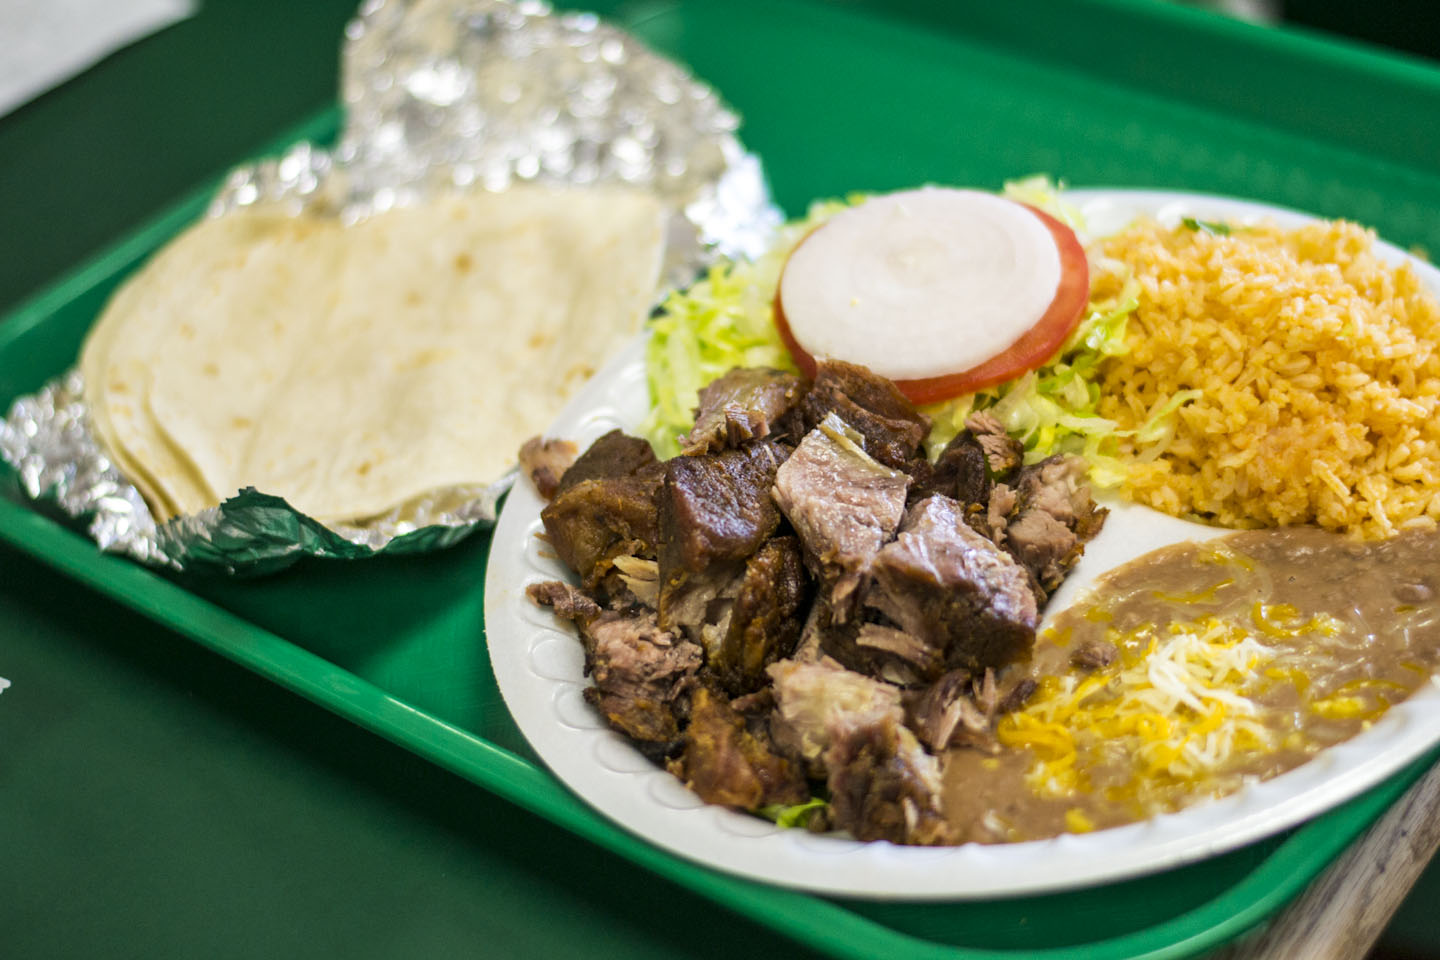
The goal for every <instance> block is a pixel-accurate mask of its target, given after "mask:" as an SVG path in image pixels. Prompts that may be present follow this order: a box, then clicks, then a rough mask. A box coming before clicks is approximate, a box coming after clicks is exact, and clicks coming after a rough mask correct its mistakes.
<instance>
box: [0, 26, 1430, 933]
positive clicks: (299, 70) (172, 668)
mask: <svg viewBox="0 0 1440 960" xmlns="http://www.w3.org/2000/svg"><path fill="white" fill-rule="evenodd" d="M354 6H355V3H354V0H315V2H310V3H304V4H293V3H284V2H281V0H254V2H249V3H242V2H238V0H228V2H222V0H211V2H209V3H206V4H205V5H204V6H203V8H202V10H201V12H200V13H199V15H198V16H197V17H195V18H194V19H192V20H189V21H186V22H184V23H182V24H180V25H178V26H176V27H173V28H171V29H169V30H167V31H164V32H162V33H161V34H158V35H156V36H154V37H152V38H149V39H147V40H144V41H142V42H140V43H138V44H136V45H135V46H133V47H131V48H129V49H127V50H124V51H122V52H120V53H119V54H117V55H115V56H113V57H111V58H109V59H107V60H106V61H104V62H103V63H102V64H100V65H99V66H97V67H96V68H94V69H92V70H90V71H89V72H87V73H86V74H84V75H82V76H81V77H79V78H77V79H75V80H73V81H71V82H69V83H67V84H66V85H64V86H63V87H61V88H59V89H58V90H55V91H53V92H51V93H49V94H46V95H45V96H43V97H41V98H40V99H39V100H37V101H35V102H33V103H31V104H29V105H27V106H25V107H23V108H21V109H20V110H19V111H17V112H15V113H13V114H11V115H9V116H7V117H4V118H0V217H3V221H0V224H3V228H4V229H3V231H0V237H3V241H0V242H3V243H4V249H3V250H0V253H3V255H0V313H3V312H4V310H5V309H6V308H8V307H9V306H11V305H13V304H14V303H15V302H17V301H19V300H20V299H22V298H23V297H24V296H25V295H27V294H28V293H30V292H32V291H34V290H35V289H37V288H39V287H41V286H42V285H44V284H45V283H47V282H48V281H50V280H52V279H53V278H54V277H55V276H56V275H57V274H59V273H61V272H63V271H64V270H65V269H66V268H67V267H69V266H71V265H73V264H75V263H77V262H79V261H81V260H83V259H84V258H85V257H86V256H87V255H89V254H91V253H93V252H94V251H96V250H97V249H100V248H102V247H103V246H104V245H105V244H106V243H108V242H110V241H112V240H113V239H115V238H116V237H117V236H119V235H120V234H122V233H123V232H124V231H126V230H127V229H129V228H131V227H133V226H134V225H135V224H136V223H138V222H140V221H141V220H143V219H144V218H145V217H146V216H148V215H150V214H152V213H154V212H155V211H156V210H157V209H159V208H160V207H161V206H163V205H164V204H165V203H166V202H168V201H171V200H173V199H174V198H176V197H177V196H180V195H181V194H183V193H185V192H186V191H187V190H189V189H192V188H194V187H195V186H197V185H199V184H201V183H204V182H206V181H209V180H211V179H213V178H214V176H215V175H216V174H217V173H219V172H220V171H221V170H223V169H224V168H225V167H226V166H227V165H229V164H230V163H232V162H234V161H235V160H237V159H238V158H241V157H244V156H246V155H247V154H250V153H252V152H254V151H255V150H256V149H258V148H259V147H260V146H261V145H263V144H264V143H266V142H268V141H270V140H271V139H273V137H274V136H275V135H276V134H277V133H278V132H280V131H282V130H284V129H286V128H288V127H290V126H292V125H294V124H295V123H297V122H299V121H301V120H303V119H305V118H307V117H310V116H312V115H313V114H315V112H316V111H318V110H319V109H321V108H323V107H325V106H326V105H328V104H330V103H333V102H334V99H335V78H336V53H337V50H338V44H339V38H340V36H341V29H342V26H343V24H344V22H345V20H346V19H347V18H348V17H349V16H350V15H351V14H352V13H353V11H354ZM0 676H3V677H6V678H8V679H9V680H10V681H12V683H13V686H11V687H10V688H9V689H7V690H5V691H4V692H3V693H0V851H3V853H0V856H3V860H4V865H5V866H4V869H3V870H0V931H3V932H0V944H3V947H0V955H3V956H6V957H26V958H28V957H146V958H157V957H198V956H203V957H231V956H234V957H291V956H337V955H344V956H346V957H350V958H356V960H358V958H368V957H398V956H405V957H415V956H426V957H433V956H483V957H497V958H524V957H547V958H548V957H572V956H575V957H594V958H605V957H615V958H627V960H628V958H652V957H653V958H682V957H683V958H700V960H704V958H709V957H715V958H719V957H727V958H733V957H736V956H737V955H745V956H761V957H768V956H782V955H783V956H786V957H791V958H794V960H806V958H808V957H811V956H815V955H814V954H812V953H810V952H808V951H806V950H804V949H803V948H800V947H797V946H796V945H794V944H792V943H791V942H789V941H787V940H784V939H782V938H780V937H778V936H776V935H775V934H774V933H772V932H770V931H768V930H765V929H762V928H760V927H759V926H757V925H755V924H754V923H751V922H750V921H747V920H745V919H743V918H740V917H737V916H735V915H733V914H730V913H729V912H726V911H724V910H721V909H720V908H717V907H716V906H714V905H713V904H712V903H710V902H709V901H707V900H704V899H701V898H699V897H697V896H695V895H693V894H690V893H688V892H686V891H684V890H682V889H681V888H679V887H677V886H675V885H673V884H671V883H669V882H667V881H664V880H661V879H658V878H656V877H655V876H654V875H653V874H650V873H648V872H647V871H645V870H643V869H641V868H639V867H636V866H633V865H631V864H630V863H629V862H627V861H625V860H623V859H621V858H619V857H616V856H613V855H611V854H608V853H606V852H604V851H602V850H599V849H598V848H596V847H594V846H591V845H590V844H587V843H585V842H584V841H581V840H578V839H576V838H575V837H574V836H573V835H571V834H569V833H566V832H563V831H561V830H558V829H556V828H555V827H553V826H552V825H550V824H548V823H547V822H545V821H542V820H541V819H539V818H537V817H534V816H532V815H530V814H528V813H525V812H523V811H521V810H520V809H518V808H516V807H514V806H512V805H510V804H508V803H506V802H504V801H502V800H499V799H497V798H496V797H494V796H493V795H491V794H489V793H487V792H485V791H483V790H481V789H480V788H478V787H475V786H474V785H472V784H470V783H468V782H466V781H463V780H461V779H459V778H457V777H455V776H452V775H450V774H448V773H446V772H444V771H442V770H440V769H438V768H436V767H434V766H432V765H430V764H429V763H427V762H425V761H423V760H421V759H419V758H417V757H415V756H413V755H411V754H409V753H408V752H406V751H404V750H401V749H400V748H398V747H395V746H392V745H390V744H389V743H387V742H385V741H383V740H381V739H379V738H377V737H375V736H373V735H371V734H369V733H366V732H364V731H362V730H360V729H358V728H356V727H354V726H352V725H350V724H349V723H347V722H345V721H343V720H340V719H338V718H336V717H334V716H332V715H330V714H329V713H327V712H325V711H324V710H322V709H320V708H319V707H316V706H313V705H311V704H309V703H307V702H305V701H303V700H301V699H299V698H298V697H296V696H294V695H292V694H290V693H288V692H286V691H284V690H282V689H280V688H278V687H275V686H273V685H272V684H270V683H268V682H267V681H264V680H262V679H260V678H258V677H256V676H254V675H252V674H250V673H249V672H247V671H245V670H243V669H242V668H240V667H237V666H235V665H234V664H232V663H230V662H228V661H225V660H223V659H221V658H219V657H217V656H215V655H213V654H211V653H209V652H207V651H205V650H203V649H201V648H200V647H197V646H196V645H194V644H193V643H191V642H190V641H188V640H186V639H184V638H181V637H179V636H177V635H175V634H172V633H169V632H168V631H166V630H164V629H162V628H159V627H156V626H155V625H153V624H152V623H151V622H150V621H147V620H145V619H143V618H141V617H140V616H138V615H137V614H134V613H131V612H129V611H128V610H125V609H123V608H121V607H119V606H117V605H115V604H113V603H111V602H109V601H105V600H102V599H98V598H97V597H96V596H95V595H94V594H93V593H91V592H90V591H88V590H87V589H84V588H82V587H79V586H77V585H75V584H73V583H72V582H70V581H68V580H67V579H65V578H64V577H62V576H61V575H59V574H57V573H54V572H52V571H50V570H49V569H48V568H45V567H43V566H41V565H40V564H38V563H36V562H34V561H33V560H31V559H29V558H27V557H25V556H23V555H21V554H20V553H18V552H16V551H14V550H13V549H11V548H9V547H4V546H0ZM1433 875H1434V871H1433V870H1432V877H1430V878H1427V880H1426V881H1424V882H1422V891H1423V890H1424V889H1427V888H1428V889H1429V891H1430V892H1429V893H1425V892H1422V893H1420V894H1417V896H1416V897H1415V898H1412V900H1413V902H1414V903H1415V904H1416V905H1415V906H1412V907H1410V908H1407V910H1408V914H1407V915H1408V916H1410V917H1411V919H1410V920H1408V921H1407V922H1408V923H1409V924H1410V926H1409V927H1408V928H1407V933H1408V936H1407V939H1408V940H1410V941H1411V942H1412V943H1414V942H1415V940H1416V937H1415V935H1414V932H1413V931H1414V929H1416V927H1415V925H1416V924H1419V929H1421V930H1424V929H1425V927H1424V923H1425V920H1424V918H1423V917H1422V916H1421V909H1422V908H1421V903H1422V901H1423V900H1424V899H1425V898H1426V897H1429V898H1431V899H1433V897H1434V892H1433V890H1434V887H1435V886H1436V880H1435V878H1434V876H1433ZM1432 939H1433V938H1432Z"/></svg>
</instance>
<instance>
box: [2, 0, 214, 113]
mask: <svg viewBox="0 0 1440 960" xmlns="http://www.w3.org/2000/svg"><path fill="white" fill-rule="evenodd" d="M194 9H195V5H194V3H193V2H192V0H0V116H4V115H5V114H7V113H9V112H10V111H11V110H14V109H15V108H16V107H18V106H20V105H21V104H22V103H25V102H26V101H28V100H30V99H31V98H33V97H36V96H39V95H40V94H42V93H44V92H45V91H46V90H49V89H50V88H51V87H54V86H58V85H59V84H60V83H61V82H62V81H64V80H67V79H69V78H70V77H72V76H74V75H75V74H77V73H80V72H81V71H82V70H84V69H85V68H87V67H89V66H90V65H91V64H93V63H95V62H96V61H98V60H99V59H100V58H102V57H104V56H105V55H106V54H108V53H112V52H114V51H115V50H119V49H120V48H121V47H123V46H125V45H127V44H129V43H133V42H134V41H136V40H139V39H140V38H141V37H143V36H146V35H147V34H151V33H154V32H155V31H157V30H159V29H161V28H162V27H167V26H169V25H170V24H172V23H175V22H176V21H178V20H183V19H185V18H186V17H188V16H190V15H191V14H192V13H194Z"/></svg>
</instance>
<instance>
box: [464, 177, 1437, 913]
mask: <svg viewBox="0 0 1440 960" xmlns="http://www.w3.org/2000/svg"><path fill="white" fill-rule="evenodd" d="M1067 198H1068V199H1070V200H1071V201H1073V202H1076V203H1078V204H1080V206H1081V208H1082V210H1083V211H1084V213H1085V215H1086V220H1087V225H1088V226H1089V227H1090V232H1092V233H1094V234H1096V235H1100V234H1103V233H1106V232H1109V231H1110V230H1114V229H1118V228H1119V227H1121V226H1123V225H1124V224H1125V223H1127V222H1128V221H1129V220H1130V219H1132V218H1133V217H1134V216H1135V215H1136V214H1138V213H1140V212H1149V213H1153V214H1157V215H1159V216H1160V217H1161V218H1162V219H1163V218H1170V219H1178V218H1179V217H1180V216H1191V215H1193V216H1197V217H1200V218H1206V219H1229V220H1236V219H1245V218H1257V217H1262V216H1263V217H1271V218H1273V219H1274V220H1276V221H1277V222H1279V223H1280V224H1281V225H1283V226H1295V225H1298V224H1300V223H1303V222H1305V221H1306V220H1308V219H1310V218H1308V217H1306V216H1304V215H1301V214H1297V213H1294V212H1291V211H1286V210H1280V209H1277V208H1275V207H1269V206H1265V205H1262V204H1256V203H1247V202H1241V201H1236V200H1228V199H1222V198H1215V197H1205V196H1199V195H1191V194H1177V193H1161V192H1139V191H1116V190H1110V191H1100V190H1085V191H1079V190H1077V191H1071V192H1070V193H1069V194H1068V195H1067ZM1382 250H1383V255H1384V256H1385V258H1386V259H1387V260H1390V261H1392V262H1400V261H1402V260H1405V259H1409V258H1407V257H1406V255H1405V254H1404V253H1402V252H1401V251H1399V250H1397V249H1395V248H1393V247H1383V248H1382ZM1415 266H1416V268H1417V269H1418V270H1419V271H1420V273H1421V275H1422V276H1423V278H1424V280H1425V283H1426V284H1427V286H1429V287H1430V288H1431V289H1432V290H1437V291H1440V273H1437V271H1436V270H1434V269H1433V268H1431V267H1429V266H1426V265H1424V264H1421V263H1418V262H1416V263H1415ZM646 406H647V398H646V389H645V373H644V366H643V358H642V345H641V344H640V343H639V342H638V341H637V342H636V343H633V344H631V345H630V346H629V347H628V348H627V349H626V350H625V351H624V352H623V354H622V355H621V356H620V357H618V358H617V359H616V360H615V362H613V363H612V364H610V365H609V366H608V367H607V368H606V369H605V370H603V371H602V372H601V373H600V374H599V375H598V376H597V377H596V378H595V379H594V380H593V381H592V382H591V383H590V384H589V385H588V387H587V388H586V389H585V390H584V391H582V393H581V394H580V395H579V396H577V397H576V399H575V401H574V402H573V403H571V404H570V406H569V408H568V409H567V410H566V412H565V413H564V414H563V415H562V416H561V417H560V419H559V420H558V421H557V422H556V423H555V425H554V428H553V429H552V431H551V435H552V436H558V437H567V438H570V439H573V440H575V441H576V442H578V443H579V444H580V445H581V447H582V448H583V447H584V446H585V445H587V444H588V443H589V442H590V441H592V440H594V439H595V438H596V437H598V436H599V435H600V434H602V433H604V432H606V431H608V430H610V429H612V428H614V427H617V426H619V427H625V428H627V429H632V430H633V429H634V428H635V426H636V425H637V424H638V423H639V422H640V421H641V419H642V418H643V417H644V415H645V413H646ZM541 505H542V504H541V501H540V499H539V497H538V496H537V495H536V493H535V491H534V488H533V487H532V486H531V485H530V484H529V483H526V482H521V483H517V484H516V485H515V488H514V490H512V491H511V493H510V497H509V500H508V501H507V502H506V504H505V507H504V510H503V511H502V513H501V515H500V521H499V524H498V526H497V527H496V529H495V533H494V541H493V545H492V547H491V552H490V566H489V574H488V576H487V580H486V585H485V627H486V633H487V636H488V638H489V645H490V658H491V661H492V663H493V664H494V667H495V676H496V679H497V680H498V681H499V684H500V692H501V693H502V694H503V695H504V697H505V703H506V705H507V706H508V707H509V708H510V712H511V714H512V715H513V716H514V718H515V722H516V723H517V724H518V725H519V727H520V730H521V731H522V732H523V733H524V734H525V736H526V738H527V739H528V740H529V741H530V744H531V745H532V746H533V747H534V748H535V750H536V752H537V753H539V755H540V756H541V758H542V759H543V760H544V761H545V763H546V764H547V765H548V766H549V767H550V769H551V770H553V771H554V772H555V774H556V775H557V776H558V777H560V779H561V780H563V781H564V782H565V783H566V784H567V785H568V786H569V787H570V788H571V789H572V790H574V791H575V792H576V793H577V794H579V795H580V796H581V797H582V798H584V799H585V800H586V801H587V802H589V803H590V804H591V805H592V806H594V807H595V808H596V809H598V810H599V811H601V812H602V813H604V814H605V815H606V816H608V817H610V818H611V819H612V820H614V821H615V822H616V823H618V824H620V825H621V826H623V827H625V828H626V829H628V830H630V831H632V832H634V833H636V834H638V835H640V836H642V837H645V838H646V839H648V840H650V841H652V842H654V843H656V844H659V845H660V846H662V847H664V848H665V849H667V850H670V851H672V852H674V853H676V854H679V855H680V856H683V857H686V858H688V859H691V860H694V861H696V862H698V863H703V864H706V865H707V866H711V867H715V868H717V869H720V870H725V871H728V872H730V873H734V874H739V875H741V876H745V877H750V878H752V879H755V880H761V881H765V882H769V883H775V884H780V885H783V886H787V887H796V888H800V889H805V890H811V891H815V892H818V893H827V894H839V895H845V896H859V897H871V898H877V899H881V898H884V899H915V900H942V899H981V898H987V897H1000V896H1013V895H1019V894H1034V893H1041V892H1046V891H1056V890H1065V889H1070V888H1075V887H1082V886H1088V885H1092V884H1096V883H1101V882H1105V881H1112V880H1118V879H1121V878H1124V877H1131V876H1135V875H1138V874H1144V873H1150V872H1154V871H1158V870H1163V869H1166V868H1169V867H1174V866H1177V865H1179V864H1183V863H1188V862H1191V861H1195V860H1200V859H1203V858H1205V857H1209V856H1213V855H1215V854H1218V853H1221V852H1223V851H1226V850H1231V849H1234V848H1236V847H1239V846H1242V845H1244V844H1246V843H1250V842H1252V841H1255V840H1258V839H1260V838H1262V837H1265V836H1267V835H1269V834H1273V833H1276V832H1278V831H1280V830H1284V829H1286V828H1288V827H1292V826H1295V825H1296V824H1298V823H1300V822H1302V821H1304V820H1306V819H1308V818H1310V817H1313V816H1315V815H1316V814H1318V813H1320V812H1321V811H1323V810H1325V809H1327V808H1329V807H1332V806H1335V805H1336V804H1338V803H1341V802H1342V801H1344V800H1346V799H1349V798H1350V797H1353V796H1355V795H1356V794H1358V793H1360V792H1361V791H1363V790H1365V789H1366V788H1368V787H1371V786H1373V785H1375V784H1377V783H1379V782H1380V781H1381V780H1383V779H1385V777H1387V776H1388V775H1390V774H1392V773H1394V772H1396V771H1398V770H1399V769H1401V768H1402V767H1403V766H1405V765H1406V764H1407V763H1409V762H1410V761H1411V760H1414V759H1415V758H1417V757H1419V756H1420V755H1421V754H1423V753H1424V752H1425V751H1426V750H1427V749H1428V748H1429V747H1431V746H1432V745H1434V744H1435V743H1436V742H1437V741H1440V689H1437V686H1436V684H1429V685H1427V686H1425V687H1424V688H1422V689H1421V690H1420V691H1419V692H1417V693H1416V694H1415V695H1414V696H1412V697H1411V698H1410V699H1409V700H1407V701H1405V702H1404V703H1401V704H1399V705H1397V706H1395V707H1393V708H1391V710H1390V711H1389V712H1388V713H1387V714H1386V715H1385V716H1384V717H1383V718H1382V719H1381V720H1379V721H1378V722H1377V723H1376V724H1375V726H1374V727H1372V728H1371V729H1370V730H1368V731H1367V732H1365V733H1363V734H1361V735H1359V736H1357V737H1355V738H1354V739H1352V740H1350V741H1348V742H1346V743H1343V744H1341V745H1339V746H1336V747H1333V748H1331V749H1329V750H1326V751H1325V752H1323V753H1322V754H1320V755H1319V756H1317V757H1316V758H1315V759H1314V760H1312V761H1310V762H1309V763H1307V764H1305V765H1303V766H1301V767H1299V768H1297V769H1295V770H1292V771H1290V772H1289V773H1286V774H1284V775H1282V776H1279V777H1276V778H1274V779H1273V780H1269V781H1266V782H1264V783H1260V784H1256V785H1253V786H1250V787H1247V788H1245V789H1243V790H1241V791H1240V792H1239V793H1236V794H1233V795H1231V796H1229V797H1226V798H1224V799H1222V800H1216V801H1210V802H1206V803H1202V804H1199V805H1196V806H1194V807H1191V808H1189V809H1187V810H1184V811H1181V812H1180V813H1175V814H1169V815H1166V816H1160V817H1155V818H1153V819H1151V820H1147V821H1144V822H1141V823H1136V824H1131V825H1129V826H1124V827H1118V828H1115V829H1110V830H1102V831H1098V832H1096V833H1090V834H1084V835H1064V836H1060V837H1056V838H1054V839H1051V840H1042V841H1035V842H1029V843H1016V844H1004V845H994V846H984V845H980V844H967V845H965V846H960V847H939V848H921V847H900V846H894V845H892V844H890V843H883V842H882V843H859V842H856V841H853V840H849V839H844V838H840V837H833V836H815V835H812V834H810V833H807V832H806V831H804V830H781V829H779V828H777V827H775V826H773V825H772V824H770V823H768V822H766V821H763V820H760V819H757V818H754V817H750V816H746V815H743V814H739V813H734V812H732V811H730V810H727V809H724V808H721V807H715V806H707V805H705V804H703V803H701V801H700V800H699V799H698V798H697V797H696V796H695V795H694V794H692V793H690V792H689V791H688V790H686V789H685V788H684V787H683V786H682V785H681V783H680V781H678V780H677V779H676V778H674V777H673V776H671V775H670V774H668V773H665V772H664V771H662V770H660V769H658V768H657V767H655V766H653V765H652V764H651V763H649V761H647V760H646V759H645V758H644V757H642V756H641V755H640V754H639V753H638V752H636V751H635V750H634V749H633V748H632V747H630V746H629V744H628V743H627V742H626V741H625V740H624V739H623V738H622V737H621V736H619V735H618V734H616V733H614V732H613V731H611V730H609V729H608V728H607V727H606V726H605V724H604V722H603V721H602V720H601V718H600V717H599V715H598V714H597V713H596V712H595V711H594V710H593V709H592V708H591V707H590V706H589V705H588V704H586V703H585V701H584V699H582V697H581V691H582V690H583V689H584V687H585V686H586V685H587V684H588V681H587V680H586V679H585V678H584V677H582V675H581V665H582V654H581V649H580V644H579V641H578V640H577V639H576V637H575V634H574V632H573V630H572V629H570V628H569V627H568V625H566V624H563V623H561V622H559V621H557V620H556V619H555V618H554V617H552V616H551V615H550V613H549V611H547V610H542V609H540V608H538V607H536V606H535V605H534V604H533V603H531V602H530V601H529V600H528V599H527V598H526V597H525V586H526V584H530V583H535V582H537V581H541V580H553V579H562V578H565V577H566V571H565V570H564V569H563V567H562V566H561V564H560V563H559V562H558V561H557V560H555V559H553V557H552V556H551V555H550V554H549V553H548V551H547V550H546V549H545V548H544V545H543V543H542V542H541V541H539V540H537V539H536V536H535V535H536V534H537V533H539V532H541V526H540V508H541ZM1111 506H1112V507H1114V509H1113V511H1112V513H1111V515H1110V518H1109V519H1108V521H1107V522H1106V524H1105V527H1104V529H1103V530H1102V532H1101V533H1100V535H1099V536H1098V537H1097V538H1096V539H1095V540H1094V541H1093V542H1091V543H1090V545H1089V546H1088V547H1087V550H1086V553H1085V557H1084V559H1083V560H1082V561H1081V563H1080V564H1079V566H1078V567H1077V568H1076V570H1075V572H1074V573H1073V574H1072V575H1071V577H1070V579H1069V580H1068V581H1067V582H1066V584H1065V586H1064V587H1063V588H1062V590H1061V591H1060V592H1059V593H1058V594H1057V595H1056V596H1055V598H1054V599H1053V601H1052V604H1051V606H1050V608H1049V609H1050V610H1051V611H1052V612H1053V611H1057V610H1060V609H1063V607H1064V606H1066V605H1067V604H1068V603H1069V602H1070V601H1071V599H1072V598H1074V597H1075V596H1076V594H1077V593H1078V592H1079V591H1081V590H1083V589H1084V588H1085V587H1086V585H1087V584H1088V583H1090V582H1091V581H1092V580H1093V579H1094V578H1095V576H1096V575H1097V574H1099V573H1101V572H1103V571H1104V570H1107V569H1109V568H1111V567H1113V566H1115V565H1117V564H1119V563H1123V562H1125V561H1126V560H1129V559H1131V558H1133V557H1136V556H1139V555H1140V554H1142V553H1144V552H1146V551H1148V550H1151V549H1154V548H1155V547H1158V546H1161V545H1164V544H1167V543H1173V542H1176V541H1180V540H1185V539H1195V538H1202V537H1209V536H1214V535H1215V534H1217V533H1219V532H1222V531H1217V530H1215V529H1212V528H1208V527H1202V526H1198V525H1196V524H1192V523H1187V522H1185V521H1180V520H1175V519H1173V518H1170V517H1166V516H1163V515H1161V514H1158V513H1156V512H1154V511H1151V510H1148V509H1146V508H1143V507H1137V506H1133V505H1128V504H1119V505H1117V504H1112V505H1111Z"/></svg>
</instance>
